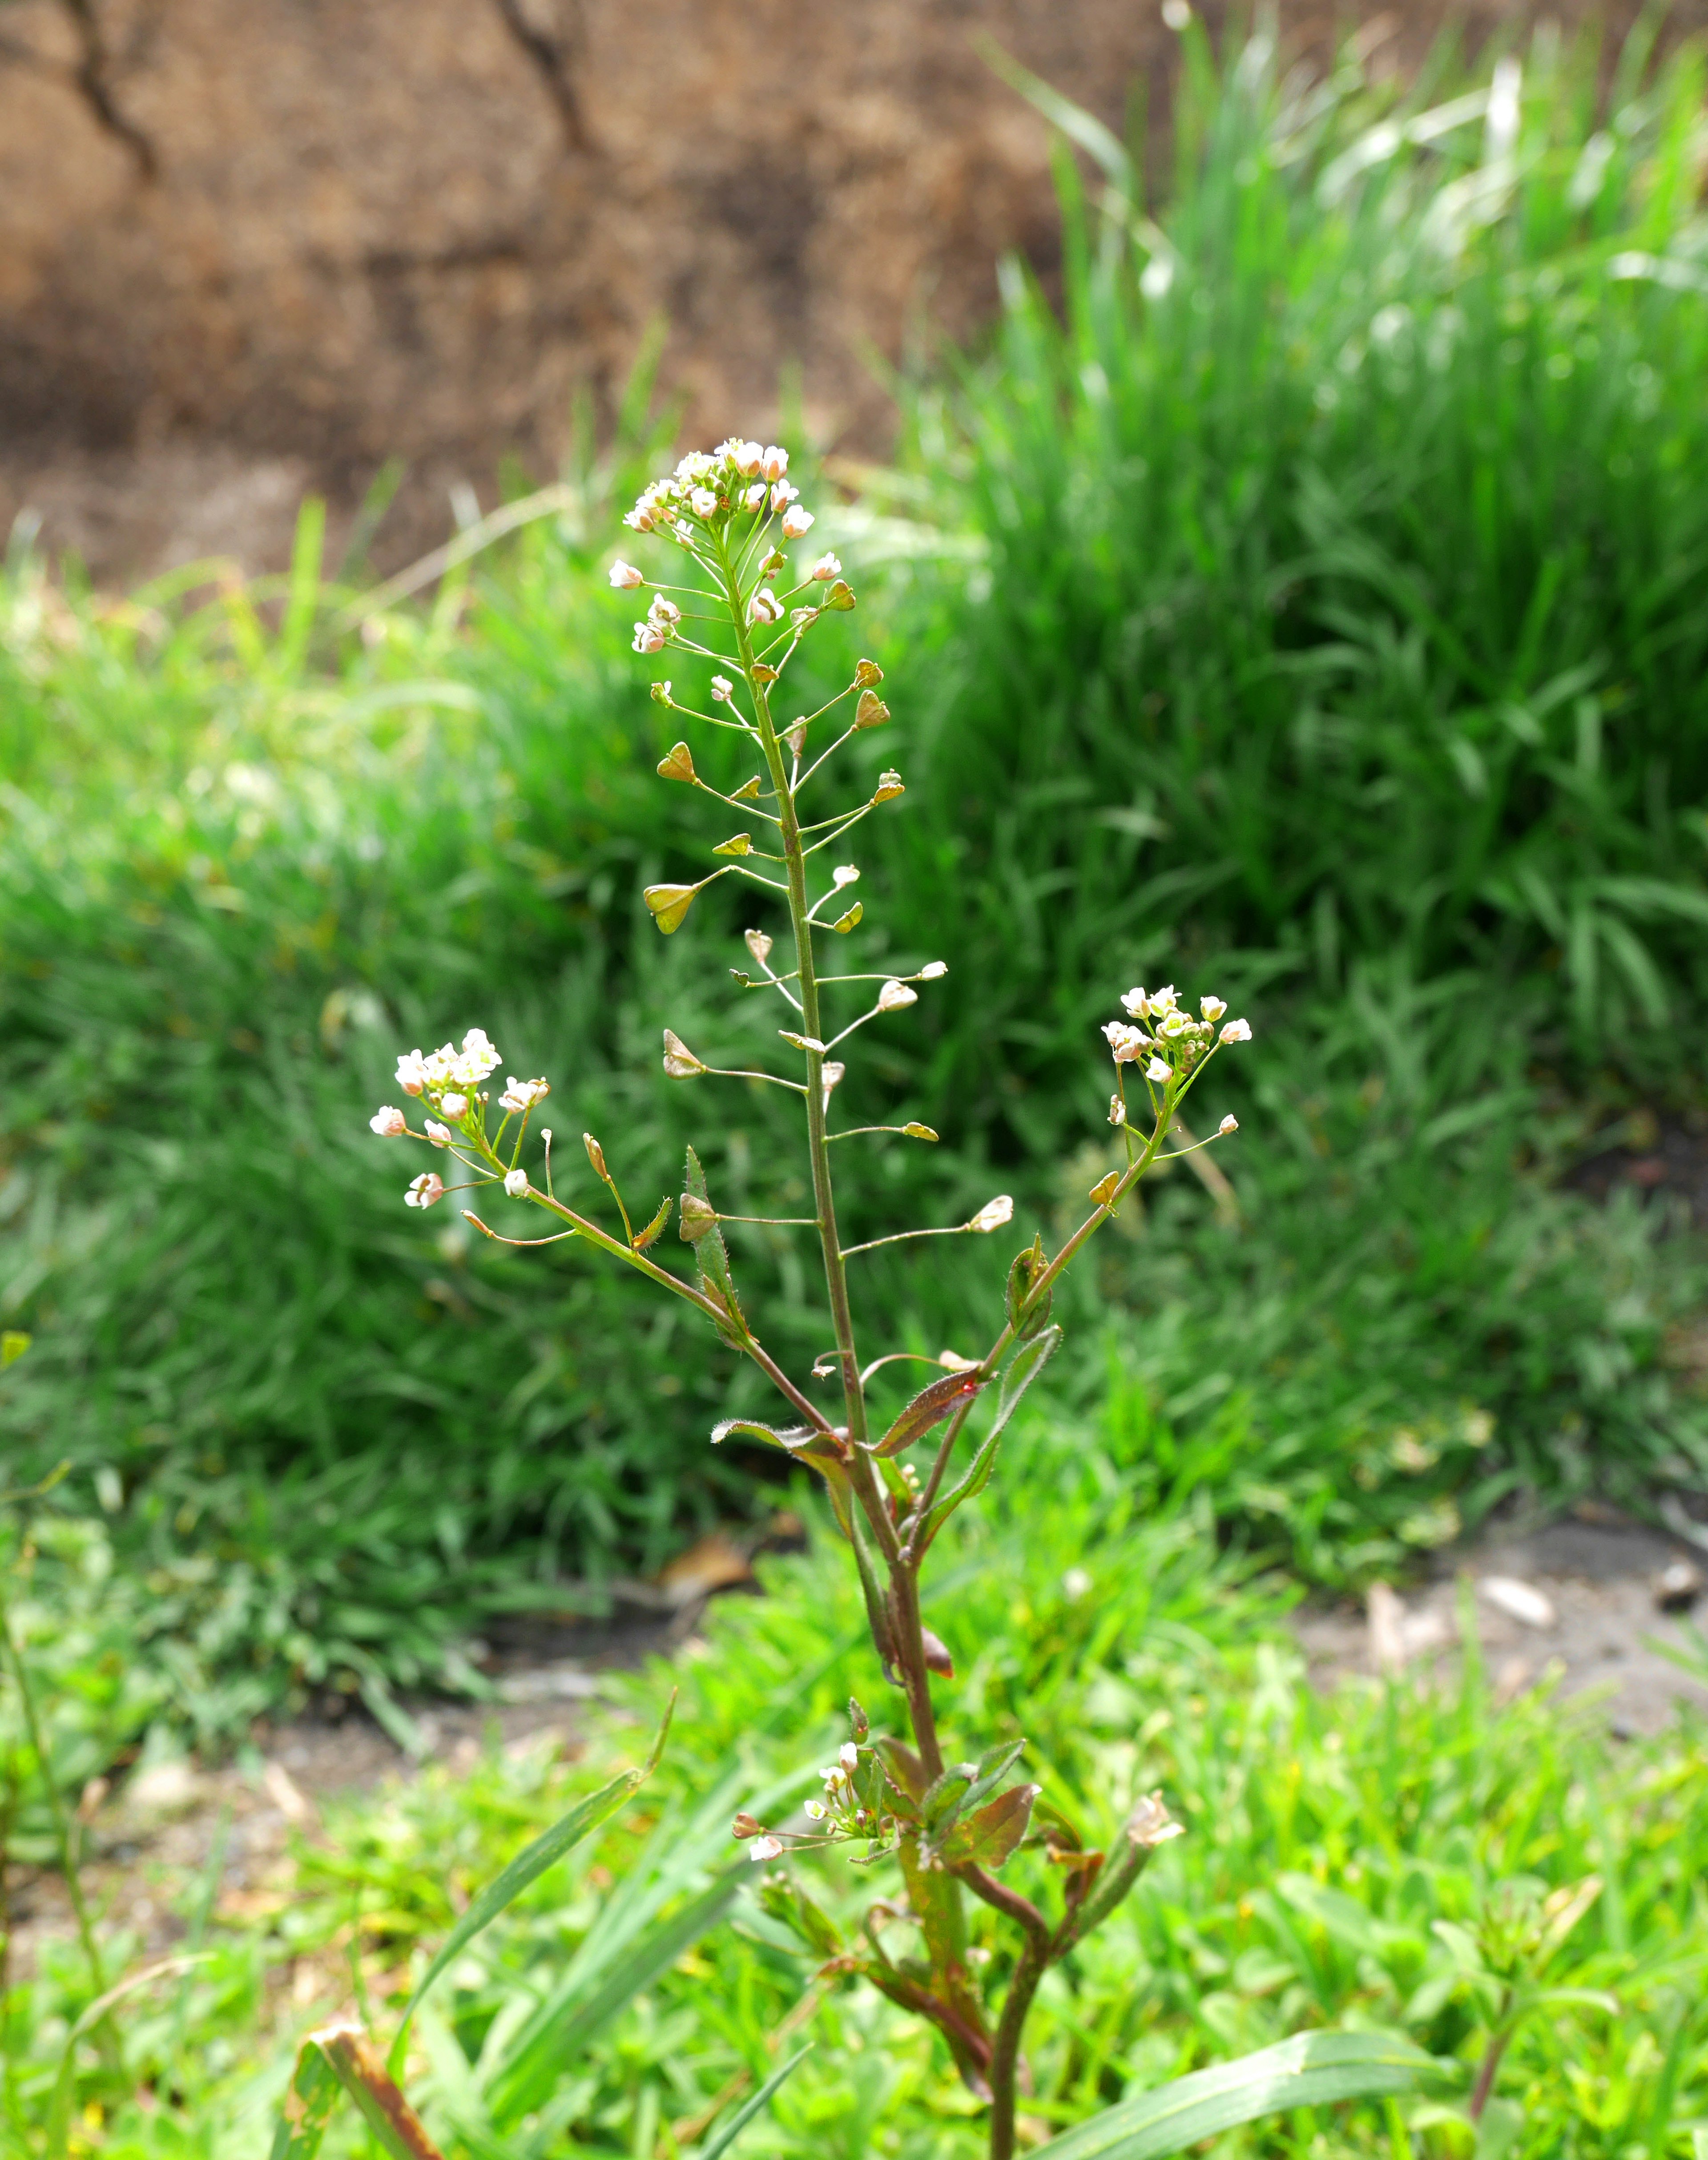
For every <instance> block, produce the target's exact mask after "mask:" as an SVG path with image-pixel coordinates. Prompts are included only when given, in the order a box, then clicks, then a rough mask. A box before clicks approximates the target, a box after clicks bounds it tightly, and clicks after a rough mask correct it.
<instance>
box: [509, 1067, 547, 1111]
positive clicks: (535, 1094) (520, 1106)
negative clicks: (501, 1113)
mask: <svg viewBox="0 0 1708 2160" xmlns="http://www.w3.org/2000/svg"><path fill="white" fill-rule="evenodd" d="M551 1092H552V1083H551V1082H550V1081H549V1080H518V1079H517V1077H516V1075H515V1074H514V1073H513V1072H512V1073H511V1076H510V1078H509V1080H508V1081H507V1082H506V1085H505V1089H504V1093H502V1094H501V1096H500V1097H499V1098H498V1107H499V1109H501V1110H512V1111H513V1110H531V1109H532V1108H533V1106H534V1104H535V1103H540V1102H543V1101H544V1100H545V1098H546V1097H547V1096H548V1095H549V1094H550V1093H551Z"/></svg>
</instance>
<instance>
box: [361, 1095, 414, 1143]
mask: <svg viewBox="0 0 1708 2160" xmlns="http://www.w3.org/2000/svg"><path fill="white" fill-rule="evenodd" d="M368 1125H369V1128H370V1129H371V1130H372V1131H374V1132H376V1133H377V1134H378V1135H379V1136H380V1138H381V1139H382V1140H401V1139H402V1136H403V1135H404V1134H405V1133H407V1132H408V1129H409V1120H408V1118H406V1117H405V1116H404V1114H403V1113H402V1111H401V1110H397V1109H393V1108H392V1105H391V1104H390V1103H382V1104H381V1106H380V1108H379V1109H377V1110H376V1111H375V1112H374V1114H373V1115H372V1117H371V1118H370V1119H368Z"/></svg>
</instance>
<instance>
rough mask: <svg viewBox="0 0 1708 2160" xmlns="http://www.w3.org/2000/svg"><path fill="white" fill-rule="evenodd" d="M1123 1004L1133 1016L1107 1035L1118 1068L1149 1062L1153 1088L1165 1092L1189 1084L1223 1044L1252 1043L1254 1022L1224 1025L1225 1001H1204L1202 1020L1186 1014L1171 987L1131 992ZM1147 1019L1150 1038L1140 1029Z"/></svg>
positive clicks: (1115, 1023)
mask: <svg viewBox="0 0 1708 2160" xmlns="http://www.w3.org/2000/svg"><path fill="white" fill-rule="evenodd" d="M1121 1003H1122V1005H1123V1006H1124V1008H1125V1010H1126V1012H1127V1014H1128V1015H1129V1017H1128V1018H1127V1019H1126V1020H1111V1021H1110V1022H1109V1024H1108V1026H1107V1027H1105V1028H1104V1030H1103V1036H1104V1040H1105V1041H1107V1042H1108V1046H1109V1050H1110V1052H1111V1054H1112V1055H1113V1056H1114V1061H1115V1062H1116V1064H1117V1065H1137V1064H1139V1063H1140V1061H1141V1059H1142V1060H1144V1069H1145V1078H1146V1079H1147V1080H1149V1081H1150V1083H1151V1084H1152V1085H1153V1086H1154V1087H1158V1088H1166V1087H1168V1086H1169V1085H1170V1084H1171V1083H1172V1082H1175V1081H1176V1080H1183V1079H1185V1078H1186V1077H1187V1075H1188V1074H1190V1073H1191V1072H1192V1071H1193V1069H1194V1068H1195V1067H1197V1065H1198V1064H1199V1063H1200V1062H1202V1060H1203V1059H1204V1058H1205V1057H1207V1056H1208V1055H1209V1053H1210V1051H1212V1049H1214V1048H1217V1047H1218V1046H1220V1045H1221V1044H1222V1043H1224V1042H1249V1041H1251V1023H1250V1021H1249V1020H1223V1019H1222V1015H1223V1014H1224V1013H1225V1012H1226V1011H1227V1010H1228V1005H1227V1001H1226V1000H1225V999H1223V998H1217V997H1207V998H1203V999H1201V1000H1199V1005H1198V1011H1199V1014H1200V1015H1201V1017H1200V1018H1198V1019H1197V1020H1194V1019H1193V1018H1192V1016H1191V1014H1190V1013H1187V1012H1182V1011H1181V1007H1180V1003H1179V1000H1178V999H1177V998H1176V994H1175V989H1174V985H1173V984H1172V983H1165V984H1164V985H1163V986H1162V988H1161V989H1160V990H1145V989H1131V990H1129V991H1128V992H1127V994H1125V996H1124V997H1123V999H1122V1000H1121ZM1146 1020H1148V1021H1149V1022H1150V1027H1151V1032H1150V1034H1149V1035H1147V1034H1146V1033H1145V1029H1144V1026H1143V1025H1141V1023H1142V1022H1144V1021H1146ZM1218 1021H1219V1022H1221V1032H1220V1033H1219V1034H1217V1022H1218ZM1212 1038H1213V1040H1212ZM1147 1053H1149V1054H1148V1056H1147Z"/></svg>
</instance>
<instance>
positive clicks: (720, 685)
mask: <svg viewBox="0 0 1708 2160" xmlns="http://www.w3.org/2000/svg"><path fill="white" fill-rule="evenodd" d="M733 688H735V685H734V684H733V683H731V682H730V680H729V677H728V676H727V675H714V677H713V678H712V695H713V696H714V698H716V699H717V700H718V702H719V704H723V705H727V704H729V693H730V691H731V690H732V689H733Z"/></svg>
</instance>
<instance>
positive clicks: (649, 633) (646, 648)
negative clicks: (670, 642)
mask: <svg viewBox="0 0 1708 2160" xmlns="http://www.w3.org/2000/svg"><path fill="white" fill-rule="evenodd" d="M630 650H631V652H663V650H664V632H663V631H662V630H660V628H659V627H658V626H657V623H656V622H637V623H636V625H635V638H634V642H633V644H632V645H631V647H630Z"/></svg>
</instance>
